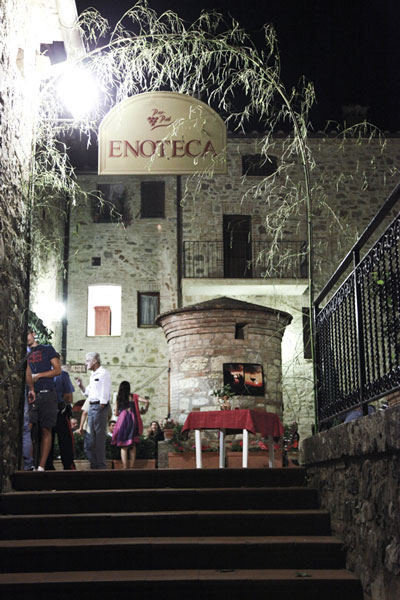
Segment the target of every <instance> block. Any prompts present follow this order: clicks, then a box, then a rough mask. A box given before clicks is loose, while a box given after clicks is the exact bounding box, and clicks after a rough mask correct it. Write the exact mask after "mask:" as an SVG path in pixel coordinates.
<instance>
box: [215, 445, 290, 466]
mask: <svg viewBox="0 0 400 600" xmlns="http://www.w3.org/2000/svg"><path fill="white" fill-rule="evenodd" d="M274 455H275V467H282V450H281V449H279V450H275V452H274ZM226 460H227V467H228V468H230V469H241V468H242V465H243V453H242V452H227V453H226ZM247 466H248V468H249V469H268V468H269V452H267V451H265V450H262V451H260V452H249V458H248V462H247Z"/></svg>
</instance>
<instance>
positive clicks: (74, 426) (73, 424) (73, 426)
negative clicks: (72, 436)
mask: <svg viewBox="0 0 400 600" xmlns="http://www.w3.org/2000/svg"><path fill="white" fill-rule="evenodd" d="M70 422H71V429H72V432H73V433H75V431H76V430H77V429H78V427H79V424H78V419H77V418H76V417H72V418H71V421H70Z"/></svg>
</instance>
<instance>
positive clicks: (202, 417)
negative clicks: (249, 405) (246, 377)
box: [182, 409, 283, 439]
mask: <svg viewBox="0 0 400 600" xmlns="http://www.w3.org/2000/svg"><path fill="white" fill-rule="evenodd" d="M190 429H225V433H226V434H227V435H229V434H231V433H239V432H240V431H242V430H243V429H247V431H250V433H261V434H262V436H263V437H268V436H269V435H272V436H273V437H274V438H276V439H278V438H280V437H281V435H283V425H282V423H281V421H280V419H279V417H278V415H275V414H274V413H268V412H264V411H261V410H251V409H240V410H208V411H204V412H191V413H190V414H189V416H188V417H187V419H186V421H185V424H184V425H183V427H182V432H183V431H188V430H190Z"/></svg>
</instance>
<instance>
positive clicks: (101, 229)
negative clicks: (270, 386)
mask: <svg viewBox="0 0 400 600" xmlns="http://www.w3.org/2000/svg"><path fill="white" fill-rule="evenodd" d="M309 143H310V148H311V150H312V152H313V155H314V158H315V168H314V170H313V171H312V183H313V214H312V220H313V228H314V242H315V264H316V267H315V272H314V284H315V291H318V289H320V288H321V286H322V285H323V283H324V282H325V281H326V280H327V278H328V277H329V275H330V274H331V273H332V272H333V271H334V269H335V267H336V265H337V264H338V263H339V261H340V260H341V258H342V257H343V256H344V255H345V253H346V251H347V250H348V249H349V248H350V247H351V244H352V243H354V241H355V239H356V237H357V235H358V234H360V233H361V232H362V231H363V229H364V228H365V227H366V226H367V224H368V223H369V221H370V220H371V219H372V217H373V216H374V214H375V213H376V211H377V210H378V208H379V207H380V206H381V205H382V204H383V202H384V200H385V198H386V197H387V195H388V194H389V192H390V191H391V190H392V189H393V187H394V186H395V184H396V183H397V170H398V165H399V164H400V144H399V139H398V138H396V137H391V138H389V139H387V141H386V148H385V150H384V151H383V150H382V148H381V145H380V143H379V142H378V140H367V139H363V140H355V139H350V140H348V141H347V142H346V143H343V140H340V139H339V138H337V137H335V136H333V135H332V136H322V135H321V136H314V137H312V138H310V141H309ZM285 144H286V138H284V137H279V136H278V137H277V138H276V139H275V141H274V145H273V147H272V149H271V155H272V159H273V161H275V164H276V165H278V166H279V165H280V164H281V163H285V166H289V167H290V177H288V176H287V174H284V173H282V174H280V175H277V176H276V177H275V178H274V177H272V178H269V179H267V180H264V177H262V176H261V175H258V174H257V172H256V173H255V174H249V173H248V175H247V176H246V177H244V173H245V172H246V171H245V168H244V157H247V156H254V155H257V154H258V152H259V151H260V140H259V138H257V136H247V137H246V136H236V137H235V136H229V138H228V153H227V162H228V171H227V174H226V175H216V176H215V177H210V178H208V179H204V180H202V181H200V182H199V181H198V180H197V181H196V180H195V179H194V178H191V177H183V176H182V177H176V176H156V175H155V176H152V175H151V174H150V173H149V175H146V176H145V175H140V176H125V177H119V176H98V175H97V174H96V173H95V172H94V171H90V170H86V171H84V172H81V173H80V174H79V181H80V184H81V185H82V187H83V188H84V189H85V191H87V192H89V191H96V190H97V191H100V192H102V193H103V194H104V198H105V200H106V201H107V202H108V203H109V204H111V205H113V206H115V208H116V210H117V211H119V212H120V214H121V215H122V224H117V223H116V222H112V216H111V217H110V215H109V214H108V212H109V211H108V208H107V205H106V206H104V207H103V209H100V208H99V206H98V202H96V201H93V202H92V203H90V202H89V203H88V204H85V205H84V204H82V205H80V206H78V207H76V208H75V209H74V210H73V211H72V214H71V226H70V236H69V265H68V282H69V285H68V305H67V320H68V327H67V362H68V364H69V365H70V367H71V369H72V371H74V370H79V369H80V368H82V367H81V366H82V365H83V363H84V357H85V354H86V352H88V351H93V350H96V351H98V352H99V353H100V354H101V356H102V361H103V364H104V366H106V368H108V369H109V370H110V372H111V375H112V380H113V390H114V392H116V391H117V389H118V384H119V383H120V382H121V381H122V380H124V379H126V380H129V381H130V382H131V384H132V386H133V388H134V389H135V390H136V391H137V392H139V393H141V394H142V395H147V396H149V397H150V399H151V402H150V410H149V413H148V415H147V420H148V422H150V421H151V420H152V419H154V418H156V419H158V420H162V419H163V418H164V417H166V415H167V412H168V386H169V382H170V380H169V376H168V369H169V357H168V348H167V343H166V339H165V337H164V335H163V332H162V331H161V329H160V328H158V327H157V326H156V325H155V316H156V314H159V313H165V312H168V311H171V310H175V309H177V308H179V307H180V306H188V305H191V304H196V303H199V302H205V301H208V300H211V299H215V298H218V297H221V296H227V297H229V298H233V299H237V300H241V301H244V302H250V303H253V304H258V305H262V306H265V307H268V308H271V309H279V310H283V311H285V312H287V313H289V314H290V315H291V317H292V321H291V323H290V325H289V326H288V327H287V328H286V330H285V334H284V336H283V340H282V390H283V419H284V421H285V422H291V421H293V420H295V421H297V422H298V423H299V429H300V435H301V437H302V438H304V437H305V436H307V435H309V434H310V433H311V429H312V424H313V422H314V405H313V392H312V389H313V385H312V364H311V360H310V358H309V354H307V352H305V347H304V340H305V334H306V332H305V321H306V317H305V311H306V309H307V307H308V303H309V302H308V280H307V273H306V267H305V265H304V256H301V252H302V248H304V242H305V241H306V225H305V213H304V202H303V195H304V192H303V186H302V171H301V167H300V165H298V164H297V163H296V162H295V161H292V163H290V160H289V159H288V157H287V156H286V155H285ZM286 163H290V164H288V165H286ZM271 180H273V181H274V183H273V184H271V183H269V182H270V181H271ZM263 181H264V183H262V182H263ZM265 181H267V183H266V184H265ZM180 189H181V190H182V198H183V199H182V202H179V201H178V200H177V198H179V197H180V196H179V190H180ZM285 194H286V195H285ZM289 194H291V196H292V198H295V200H296V198H297V200H298V202H297V203H296V201H295V202H294V204H295V209H293V210H292V213H291V214H290V215H289V218H288V219H287V220H286V222H285V224H284V227H283V228H282V236H281V238H282V239H281V243H282V247H278V248H277V252H276V255H277V256H278V257H280V258H282V257H283V256H286V258H285V259H284V260H283V261H281V262H282V264H280V265H278V267H277V269H276V271H275V272H273V273H266V271H265V269H264V262H263V259H262V254H261V255H260V252H261V253H262V252H263V251H265V249H267V250H268V249H269V247H270V243H271V235H269V233H268V217H269V216H270V215H271V214H272V213H273V211H274V210H278V213H277V214H278V217H277V219H278V220H277V219H275V224H276V223H278V225H279V210H280V209H281V208H282V206H284V205H285V198H286V197H287V196H288V195H289ZM108 206H109V205H108ZM107 211H108V212H107ZM243 224H244V229H241V228H242V226H243ZM235 227H237V228H238V230H239V233H240V235H242V242H241V243H243V231H244V232H245V245H246V239H247V240H250V242H251V243H250V244H247V247H248V248H250V246H251V249H250V252H251V255H248V254H247V255H245V262H246V261H247V264H248V265H249V264H250V263H251V265H252V266H251V268H250V270H247V271H246V272H244V273H243V276H239V275H240V273H238V272H237V271H235V268H236V267H235V265H234V262H232V261H231V262H229V261H230V258H229V254H230V249H231V250H232V248H231V246H232V244H231V242H232V239H231V238H232V236H231V234H230V232H231V231H232V228H233V229H234V228H235ZM246 236H247V237H246ZM288 249H289V251H288ZM281 250H282V253H281ZM285 252H286V254H285ZM231 254H232V252H231ZM299 254H300V256H299ZM289 255H291V258H287V257H288V256H289ZM258 256H261V258H259V259H257V257H258ZM234 258H235V257H234ZM236 258H237V257H236ZM239 258H240V260H242V263H243V255H242V256H241V257H239ZM249 258H251V260H249ZM240 260H239V262H240ZM242 267H243V264H242ZM110 288H113V290H111V291H110ZM110 293H111V295H112V294H116V295H115V296H112V298H111V296H109V294H110ZM110 298H111V299H110ZM102 307H106V309H107V307H109V309H108V313H107V314H106V316H105V318H106V320H108V325H107V326H109V330H105V331H101V329H100V330H98V331H97V333H96V332H95V329H94V328H93V327H94V326H95V325H93V323H95V322H96V319H100V318H102V317H100V312H99V313H98V315H96V311H101V310H103V308H102ZM147 310H149V311H150V312H149V315H150V317H149V315H147V316H146V311H147ZM103 312H104V311H103ZM107 315H108V316H107ZM149 318H150V321H149V320H148V319H149ZM99 323H100V321H99ZM110 323H111V324H110ZM51 325H52V326H53V328H54V326H57V323H53V324H51ZM100 326H101V324H100ZM56 345H57V341H56ZM217 383H218V382H216V384H217ZM219 383H220V384H222V376H221V381H220V382H219ZM76 399H78V398H76ZM172 416H175V417H176V416H178V415H172ZM180 418H183V415H180Z"/></svg>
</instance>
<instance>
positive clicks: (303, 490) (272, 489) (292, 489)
mask: <svg viewBox="0 0 400 600" xmlns="http://www.w3.org/2000/svg"><path fill="white" fill-rule="evenodd" d="M222 491H223V492H224V494H225V492H228V493H235V494H246V493H257V494H263V493H290V494H316V493H317V490H315V489H313V488H307V487H304V486H302V485H292V486H264V487H261V486H256V487H251V486H246V487H242V486H240V487H239V486H232V487H224V488H222V489H221V488H220V487H197V486H194V487H182V488H179V487H170V488H165V487H160V488H115V489H108V488H104V489H94V490H85V489H83V490H12V491H11V492H6V493H3V494H0V501H1V500H2V499H8V498H12V497H14V496H15V497H16V498H23V497H25V496H34V497H38V496H48V495H51V496H61V495H63V494H64V495H76V496H81V495H84V494H87V495H93V496H94V495H96V496H98V494H104V495H109V496H112V495H114V494H168V495H173V494H177V493H182V494H207V493H221V492H222Z"/></svg>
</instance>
